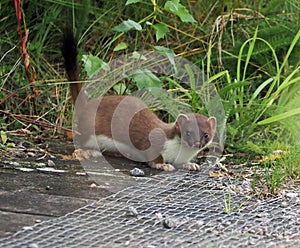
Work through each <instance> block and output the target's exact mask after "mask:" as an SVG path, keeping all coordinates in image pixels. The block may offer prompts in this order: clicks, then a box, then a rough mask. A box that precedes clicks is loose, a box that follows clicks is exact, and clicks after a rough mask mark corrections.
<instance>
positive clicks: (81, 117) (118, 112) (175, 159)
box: [62, 30, 216, 171]
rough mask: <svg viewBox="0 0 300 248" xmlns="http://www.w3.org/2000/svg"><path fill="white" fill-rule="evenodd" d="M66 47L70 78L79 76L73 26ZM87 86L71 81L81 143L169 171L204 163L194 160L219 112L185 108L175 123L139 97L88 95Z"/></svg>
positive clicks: (207, 140)
mask: <svg viewBox="0 0 300 248" xmlns="http://www.w3.org/2000/svg"><path fill="white" fill-rule="evenodd" d="M62 53H63V57H64V60H65V68H66V72H67V76H68V79H69V81H79V80H80V77H79V69H78V63H77V43H76V40H75V38H74V35H73V33H72V32H71V31H70V30H66V31H65V32H64V39H63V48H62ZM81 88H82V85H81V83H79V82H77V83H71V84H70V91H71V95H72V99H73V101H74V103H75V102H76V100H77V101H79V102H80V104H79V107H80V108H77V109H79V111H77V112H78V113H76V114H77V125H78V127H77V128H78V132H79V134H75V135H76V137H75V138H76V139H77V140H79V143H80V144H81V148H83V149H86V150H87V151H89V150H92V151H93V150H99V149H100V151H101V152H106V151H107V152H112V153H115V152H118V153H121V154H123V155H125V156H126V157H127V158H130V159H131V160H135V161H141V162H147V163H148V165H149V166H151V167H152V168H156V169H160V170H165V171H172V170H174V169H175V167H174V166H176V165H181V166H182V167H183V168H186V169H189V170H199V168H200V167H199V165H197V164H195V163H191V162H190V161H191V160H192V159H193V158H194V157H196V155H197V154H198V153H199V152H200V151H201V150H203V149H204V148H205V147H207V146H208V145H209V144H210V143H211V142H212V140H213V138H214V134H215V129H216V119H215V117H209V118H208V117H206V116H204V115H201V114H196V113H191V114H180V115H178V117H177V119H176V121H175V122H174V123H165V122H163V121H162V120H160V119H159V118H158V117H157V116H156V115H155V114H154V113H153V112H152V111H151V110H150V109H149V108H148V107H147V105H146V104H145V103H144V102H143V101H142V100H140V99H139V98H137V97H134V96H103V97H102V98H101V99H93V100H90V101H87V100H86V99H85V96H84V94H82V92H81ZM79 98H80V99H79ZM77 105H78V104H77ZM92 112H94V113H95V114H94V115H93V114H91V113H92Z"/></svg>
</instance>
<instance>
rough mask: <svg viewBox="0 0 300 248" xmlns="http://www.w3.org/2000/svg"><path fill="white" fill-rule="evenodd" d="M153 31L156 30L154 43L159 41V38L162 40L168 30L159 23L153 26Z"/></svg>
mask: <svg viewBox="0 0 300 248" xmlns="http://www.w3.org/2000/svg"><path fill="white" fill-rule="evenodd" d="M153 27H154V29H155V30H156V33H155V35H156V41H159V40H160V39H161V38H164V37H165V35H166V33H168V32H169V28H168V27H167V26H166V25H164V24H161V23H158V24H155V25H153Z"/></svg>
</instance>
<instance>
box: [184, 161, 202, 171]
mask: <svg viewBox="0 0 300 248" xmlns="http://www.w3.org/2000/svg"><path fill="white" fill-rule="evenodd" d="M182 168H183V169H186V170H190V171H199V170H200V165H198V164H196V163H191V162H188V163H184V164H182Z"/></svg>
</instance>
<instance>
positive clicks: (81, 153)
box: [72, 149, 103, 161]
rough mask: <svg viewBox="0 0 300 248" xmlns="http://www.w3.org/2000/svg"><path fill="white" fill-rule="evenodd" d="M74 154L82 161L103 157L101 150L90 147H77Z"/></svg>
mask: <svg viewBox="0 0 300 248" xmlns="http://www.w3.org/2000/svg"><path fill="white" fill-rule="evenodd" d="M72 156H73V157H74V158H76V159H78V160H80V161H81V160H89V159H95V158H101V157H103V156H102V153H101V152H100V151H98V150H90V149H76V150H75V151H74V152H73V154H72Z"/></svg>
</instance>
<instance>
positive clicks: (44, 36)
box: [0, 0, 300, 184]
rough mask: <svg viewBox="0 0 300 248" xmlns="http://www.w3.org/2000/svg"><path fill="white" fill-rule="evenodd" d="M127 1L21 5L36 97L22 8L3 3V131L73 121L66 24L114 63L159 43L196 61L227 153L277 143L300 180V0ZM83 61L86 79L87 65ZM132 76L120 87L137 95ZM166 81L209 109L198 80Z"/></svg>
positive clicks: (84, 44) (53, 127) (264, 149)
mask: <svg viewBox="0 0 300 248" xmlns="http://www.w3.org/2000/svg"><path fill="white" fill-rule="evenodd" d="M126 2H127V3H129V1H116V2H110V1H89V0H84V1H82V3H78V2H77V1H65V0H46V1H43V2H41V1H37V0H32V1H25V3H24V5H23V6H22V11H23V13H24V15H23V19H22V21H21V28H22V31H23V35H24V31H25V30H26V29H28V30H29V36H28V41H27V51H28V54H29V55H30V63H31V65H32V66H33V67H34V69H35V71H36V73H37V74H36V82H35V87H36V89H38V90H39V91H40V92H37V93H36V94H33V93H32V87H30V86H29V80H28V78H27V75H26V72H25V67H24V62H23V59H22V56H21V54H20V50H19V48H18V47H19V44H20V40H19V34H18V27H17V18H16V11H15V9H14V6H13V4H12V1H8V0H4V1H2V2H1V4H0V24H1V25H0V31H1V34H2V35H1V38H0V39H1V41H0V42H1V46H0V54H1V57H0V63H1V64H0V100H1V105H0V115H1V120H0V129H1V130H2V131H7V130H10V131H13V130H20V129H26V130H29V131H30V132H32V133H38V134H41V133H45V132H46V133H48V135H56V134H57V133H59V132H60V133H63V131H62V130H63V128H65V127H70V126H71V118H72V106H71V101H70V97H69V94H68V92H69V89H68V83H64V82H65V81H66V79H65V74H64V69H63V66H62V65H63V64H62V58H61V53H60V46H61V45H60V40H61V36H62V30H63V28H64V27H65V26H71V27H72V28H73V29H74V31H75V32H76V35H77V38H78V41H79V46H78V47H79V55H80V57H81V58H83V57H84V56H86V55H88V56H91V55H94V56H97V57H99V58H100V59H101V60H102V61H103V62H105V63H108V64H109V62H110V61H111V60H112V59H114V58H116V57H118V56H119V55H121V54H129V53H131V52H133V51H142V50H149V49H150V50H151V49H157V47H160V49H169V50H170V51H172V52H174V53H175V54H178V55H181V56H183V57H185V58H187V59H188V60H190V61H191V62H193V63H194V64H195V65H197V66H198V67H199V68H201V69H202V70H203V72H204V74H205V75H206V76H207V77H208V82H209V83H210V84H213V85H214V86H215V87H216V89H217V91H218V94H219V95H220V97H221V99H222V104H223V106H224V108H225V117H226V121H227V133H226V135H227V139H226V147H225V148H226V151H227V152H232V153H235V152H240V151H242V152H245V153H253V154H261V155H263V154H270V153H271V152H272V150H273V147H272V143H284V144H286V145H285V146H286V147H289V150H288V151H287V153H288V154H290V156H289V158H288V157H285V159H284V160H282V161H281V162H280V168H284V171H285V172H287V175H286V176H285V177H284V178H288V177H289V176H291V177H292V178H298V177H299V174H300V173H299V164H298V163H297V162H295V163H293V162H292V160H295V161H298V159H299V158H298V157H297V152H296V148H298V143H297V142H298V137H299V130H300V117H299V116H300V115H299V113H300V110H299V107H297V106H299V104H300V101H299V100H298V99H299V96H298V95H299V93H298V92H299V86H298V85H299V81H300V73H299V66H300V62H299V54H300V44H299V43H300V42H299V39H300V31H299V26H300V4H299V1H297V0H286V1H278V0H268V1H255V3H254V4H253V1H250V0H246V1H217V2H215V1H209V0H197V1H188V0H182V1H180V4H181V5H178V6H176V4H177V1H160V0H157V1H137V2H136V3H132V4H127V5H125V3H126ZM166 2H167V4H166ZM270 10H272V11H270ZM124 21H125V22H124ZM125 24H126V25H125ZM82 67H83V70H82V78H83V79H86V78H87V74H88V71H85V70H84V64H83V66H82ZM186 69H187V70H189V69H188V68H186ZM135 79H136V80H137V81H139V80H140V81H139V82H137V81H134V80H127V81H126V80H125V82H122V84H119V86H121V85H122V87H117V86H115V87H114V89H115V90H116V91H117V93H122V92H125V91H126V92H133V91H134V90H136V89H137V88H138V87H141V85H143V86H145V84H143V83H142V82H141V79H137V78H135ZM160 80H161V81H160V85H161V87H162V88H164V89H166V90H172V91H176V92H178V97H179V99H180V100H181V101H182V102H184V104H188V105H190V107H191V109H192V110H193V111H197V112H199V111H201V112H202V111H203V112H205V108H204V106H203V104H202V103H201V101H199V98H198V97H197V92H196V91H195V89H193V85H192V84H191V87H190V89H188V87H186V86H185V85H182V84H180V82H177V81H176V80H175V79H174V78H172V77H164V78H163V77H161V78H160ZM123 86H124V87H125V89H124V88H123ZM1 111H2V112H1ZM280 168H278V174H279V175H280V174H282V173H283V172H282V170H281V169H280ZM276 170H277V169H276ZM272 175H274V174H272ZM275 177H276V176H275ZM269 180H270V182H271V184H272V182H273V181H272V180H273V179H272V178H271V177H270V178H269ZM276 182H277V180H275V181H274V184H276Z"/></svg>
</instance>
